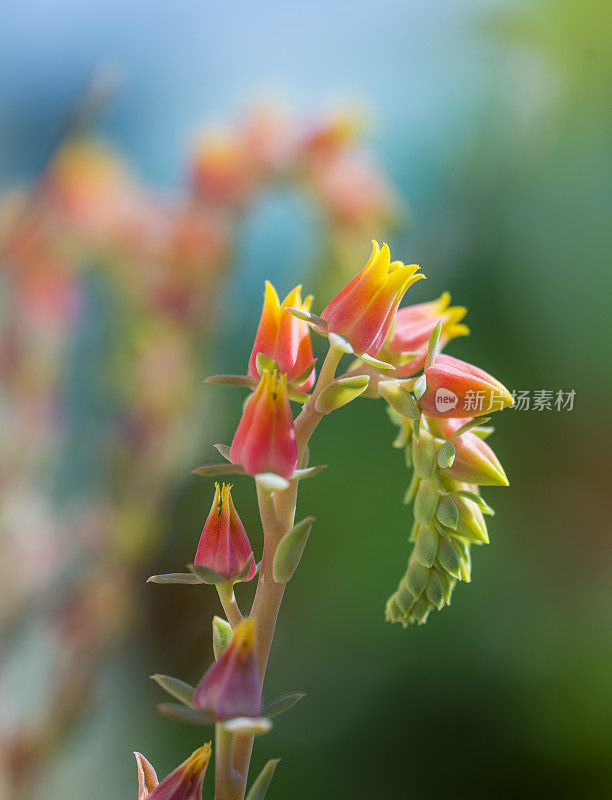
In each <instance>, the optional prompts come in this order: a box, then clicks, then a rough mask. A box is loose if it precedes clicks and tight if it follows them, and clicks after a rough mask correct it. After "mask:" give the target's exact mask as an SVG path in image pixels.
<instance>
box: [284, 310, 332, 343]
mask: <svg viewBox="0 0 612 800" xmlns="http://www.w3.org/2000/svg"><path fill="white" fill-rule="evenodd" d="M285 311H288V312H289V313H290V314H293V316H294V317H297V318H298V319H303V320H304V322H307V323H308V324H309V325H310V327H311V328H312V329H313V330H314V331H316V332H317V333H319V334H321V336H327V322H325V320H324V319H323V317H319V316H317V315H316V314H313V313H312V311H306V309H305V308H291V307H288V308H286V309H285Z"/></svg>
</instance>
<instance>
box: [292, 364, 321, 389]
mask: <svg viewBox="0 0 612 800" xmlns="http://www.w3.org/2000/svg"><path fill="white" fill-rule="evenodd" d="M316 363H317V359H316V358H313V359H312V361H311V362H310V364H309V365H308V366H307V367H306V369H305V370H303V371H302V372H300V374H299V375H298V376H297V377H295V378H292V379H291V384H292V385H293V386H295V388H296V389H299V388H300V387H301V386H303V385H304V384H305V383H306V381H307V380H308V378H310V376H311V375H312V372H313V370H314V368H315V364H316Z"/></svg>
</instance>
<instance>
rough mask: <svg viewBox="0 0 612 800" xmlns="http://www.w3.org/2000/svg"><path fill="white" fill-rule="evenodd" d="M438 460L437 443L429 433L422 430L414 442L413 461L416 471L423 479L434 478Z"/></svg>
mask: <svg viewBox="0 0 612 800" xmlns="http://www.w3.org/2000/svg"><path fill="white" fill-rule="evenodd" d="M437 458H438V450H437V448H436V443H435V440H434V438H433V436H432V435H431V433H429V431H427V430H422V431H421V434H420V436H419V438H418V441H417V439H413V440H412V460H413V463H414V469H415V470H416V472H417V473H418V474H419V476H420V477H421V478H426V479H429V478H431V477H433V474H434V470H435V468H436V461H437Z"/></svg>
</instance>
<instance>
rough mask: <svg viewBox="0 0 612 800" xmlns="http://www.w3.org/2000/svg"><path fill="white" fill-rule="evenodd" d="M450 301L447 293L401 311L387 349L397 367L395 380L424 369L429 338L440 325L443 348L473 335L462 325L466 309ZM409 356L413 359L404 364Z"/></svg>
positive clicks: (386, 345) (440, 343) (389, 357)
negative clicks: (405, 357)
mask: <svg viewBox="0 0 612 800" xmlns="http://www.w3.org/2000/svg"><path fill="white" fill-rule="evenodd" d="M450 300H451V296H450V294H449V293H448V292H444V293H443V294H441V295H440V297H438V299H437V300H433V301H432V302H429V303H417V304H416V305H412V306H405V307H404V308H400V309H399V310H398V312H397V314H396V315H395V324H394V326H393V328H392V329H391V333H390V334H389V337H388V339H387V341H386V343H385V349H384V353H385V358H387V359H388V360H389V361H391V362H392V363H396V364H397V371H396V373H395V374H396V377H398V378H409V377H410V376H411V375H414V374H415V373H417V372H418V371H419V370H421V369H423V366H424V365H425V360H426V358H427V347H428V344H429V339H430V337H431V334H432V333H433V330H434V328H435V327H436V325H437V324H438V322H442V330H441V332H440V340H439V347H440V349H442V348H443V347H444V346H445V345H446V344H447V343H448V342H450V340H451V339H454V338H455V337H457V336H467V334H468V333H469V332H470V331H469V328H468V327H467V325H465V324H464V323H463V322H462V320H463V318H464V317H465V315H466V313H467V308H465V307H464V306H451V305H450ZM407 354H410V356H411V357H410V358H409V360H407V361H405V362H403V359H402V356H406V355H407ZM402 362H403V363H402Z"/></svg>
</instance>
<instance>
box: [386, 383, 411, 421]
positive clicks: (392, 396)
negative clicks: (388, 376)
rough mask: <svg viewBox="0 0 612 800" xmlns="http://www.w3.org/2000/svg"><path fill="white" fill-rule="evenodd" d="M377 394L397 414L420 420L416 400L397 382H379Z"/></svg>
mask: <svg viewBox="0 0 612 800" xmlns="http://www.w3.org/2000/svg"><path fill="white" fill-rule="evenodd" d="M378 392H379V394H380V396H381V397H383V398H384V399H385V400H386V401H387V403H389V405H390V406H391V408H393V409H395V411H397V412H398V414H401V415H402V416H403V417H408V419H419V418H420V416H421V410H420V408H419V407H418V406H417V404H416V400H415V399H414V397H413V396H412V395H411V394H410V392H409V391H407V390H406V389H405V388H404V387H403V386H402V385H401V384H400V383H399V382H398V381H379V383H378Z"/></svg>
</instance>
